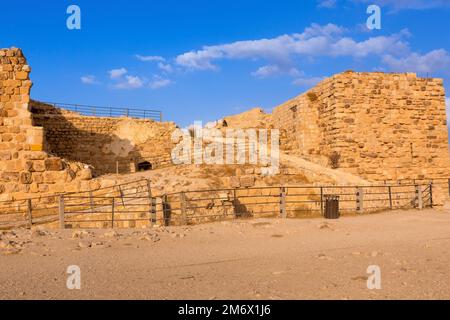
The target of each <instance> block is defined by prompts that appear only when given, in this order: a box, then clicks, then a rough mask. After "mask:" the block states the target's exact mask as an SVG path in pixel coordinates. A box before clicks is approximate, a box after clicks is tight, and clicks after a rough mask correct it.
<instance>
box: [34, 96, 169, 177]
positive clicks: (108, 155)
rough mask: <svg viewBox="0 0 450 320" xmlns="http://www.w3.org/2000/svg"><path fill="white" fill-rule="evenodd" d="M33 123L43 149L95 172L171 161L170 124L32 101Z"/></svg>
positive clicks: (163, 164)
mask: <svg viewBox="0 0 450 320" xmlns="http://www.w3.org/2000/svg"><path fill="white" fill-rule="evenodd" d="M31 110H32V112H33V122H34V124H35V125H36V126H40V127H42V128H43V129H44V134H45V150H46V151H47V152H49V153H51V154H55V155H57V156H60V157H63V158H65V159H68V160H73V161H80V162H83V163H86V164H89V165H91V166H92V167H93V171H94V173H95V174H96V175H102V174H108V173H116V172H117V171H118V172H119V173H130V172H135V171H137V170H139V164H140V163H143V162H149V163H150V164H151V165H152V168H153V169H155V168H158V167H161V166H165V165H170V164H171V151H172V149H173V144H172V141H171V134H172V132H173V131H174V130H175V128H176V126H175V124H173V123H168V122H167V123H160V122H155V121H153V120H140V119H130V118H101V117H90V116H83V115H80V114H78V113H74V112H66V111H64V110H60V109H57V108H53V107H52V106H49V105H45V104H42V103H38V102H34V101H32V103H31Z"/></svg>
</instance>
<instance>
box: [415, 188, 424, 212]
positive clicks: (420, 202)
mask: <svg viewBox="0 0 450 320" xmlns="http://www.w3.org/2000/svg"><path fill="white" fill-rule="evenodd" d="M415 204H416V208H417V209H419V210H422V209H423V197H422V186H416V199H415Z"/></svg>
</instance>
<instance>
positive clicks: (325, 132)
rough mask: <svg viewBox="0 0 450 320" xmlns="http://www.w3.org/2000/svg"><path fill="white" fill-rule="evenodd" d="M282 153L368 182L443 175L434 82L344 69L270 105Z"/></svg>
mask: <svg viewBox="0 0 450 320" xmlns="http://www.w3.org/2000/svg"><path fill="white" fill-rule="evenodd" d="M273 121H274V124H275V126H276V127H279V128H281V129H283V130H285V132H286V136H287V138H288V139H290V140H294V141H295V142H291V145H290V146H289V147H290V149H289V150H290V151H291V152H294V153H297V154H300V155H303V156H305V157H307V158H310V159H312V160H315V161H321V162H324V161H325V162H330V160H329V159H330V156H331V155H332V154H333V153H336V154H338V155H339V167H340V168H342V169H344V170H346V171H349V172H351V173H354V174H357V175H360V176H362V177H364V178H366V179H369V180H375V181H376V180H385V179H393V180H398V179H423V178H425V179H428V178H448V177H450V160H449V149H448V131H447V117H446V109H445V90H444V87H443V81H442V79H424V78H418V77H417V76H416V75H415V74H411V73H408V74H386V73H356V72H346V73H342V74H338V75H335V76H333V77H331V78H329V79H326V80H324V81H323V82H321V83H320V84H319V85H318V86H317V87H315V88H313V89H312V90H310V91H309V92H307V93H306V94H304V95H301V96H299V97H297V98H295V99H293V100H290V101H288V102H287V103H285V104H283V105H281V106H279V107H277V108H276V109H275V110H274V113H273Z"/></svg>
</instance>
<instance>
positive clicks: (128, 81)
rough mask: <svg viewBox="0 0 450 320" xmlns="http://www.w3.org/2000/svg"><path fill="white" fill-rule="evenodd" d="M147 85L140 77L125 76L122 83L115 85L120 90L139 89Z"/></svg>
mask: <svg viewBox="0 0 450 320" xmlns="http://www.w3.org/2000/svg"><path fill="white" fill-rule="evenodd" d="M144 85H145V79H142V78H140V77H138V76H131V75H127V76H125V79H123V80H122V81H121V82H119V83H117V84H116V85H115V87H116V88H118V89H139V88H142V87H143V86H144Z"/></svg>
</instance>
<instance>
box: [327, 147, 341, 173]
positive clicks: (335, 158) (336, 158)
mask: <svg viewBox="0 0 450 320" xmlns="http://www.w3.org/2000/svg"><path fill="white" fill-rule="evenodd" d="M329 158H330V166H331V168H333V169H338V168H339V162H340V161H341V155H340V154H339V153H338V152H336V151H334V152H333V153H332V154H331V155H330V157H329Z"/></svg>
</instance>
